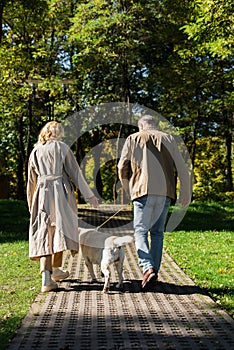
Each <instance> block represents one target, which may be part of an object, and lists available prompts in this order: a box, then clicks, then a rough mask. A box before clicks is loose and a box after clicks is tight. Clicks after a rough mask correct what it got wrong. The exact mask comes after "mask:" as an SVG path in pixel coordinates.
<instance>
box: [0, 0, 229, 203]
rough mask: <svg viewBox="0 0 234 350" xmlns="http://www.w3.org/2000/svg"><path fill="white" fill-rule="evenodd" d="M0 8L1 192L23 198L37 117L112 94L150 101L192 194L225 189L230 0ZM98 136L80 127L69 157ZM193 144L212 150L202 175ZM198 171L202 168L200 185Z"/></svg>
mask: <svg viewBox="0 0 234 350" xmlns="http://www.w3.org/2000/svg"><path fill="white" fill-rule="evenodd" d="M0 9H1V11H0V25H1V38H0V64H1V69H0V149H1V154H0V174H1V175H2V174H4V175H7V176H8V177H9V179H10V197H11V198H18V199H24V198H25V187H26V181H27V162H28V157H29V154H30V151H31V149H32V147H33V144H34V142H35V141H36V138H37V134H38V132H39V130H40V128H41V126H42V125H43V124H44V123H45V122H46V121H49V120H52V119H56V120H58V121H63V120H65V119H66V118H67V117H68V116H70V115H71V114H73V113H74V112H76V111H80V110H81V109H84V108H86V107H87V106H93V105H98V104H100V103H103V102H104V103H105V102H117V101H124V102H127V103H133V104H134V103H139V104H141V105H144V106H147V107H148V108H152V109H153V110H156V111H158V112H160V113H161V114H162V115H163V116H165V117H166V118H167V119H168V120H169V121H170V122H171V123H172V124H173V125H174V126H175V127H176V128H177V130H178V132H179V133H180V134H181V136H182V137H183V138H184V141H185V143H186V146H187V147H188V150H189V152H190V156H191V160H192V163H193V165H194V169H195V179H198V184H196V183H195V185H196V186H195V196H196V197H197V198H201V199H202V198H207V197H208V196H209V197H210V196H211V197H213V198H217V197H219V198H220V199H222V198H223V197H224V196H225V194H226V193H227V192H228V193H232V192H233V171H232V170H233V164H232V154H233V149H232V138H233V135H232V129H233V107H234V104H233V101H234V99H233V35H232V32H233V15H232V3H231V0H228V1H224V0H219V1H214V0H205V1H200V0H194V1H183V2H181V1H172V0H164V1H158V2H155V1H152V0H142V1H137V2H134V1H119V0H118V1H106V0H95V1H86V0H84V1H79V2H77V1H75V0H68V1H58V0H36V1H29V0H26V1H23V2H22V1H19V0H16V1H4V2H2V5H1V7H0ZM103 118H104V117H103ZM83 126H84V125H81V127H83ZM129 132H130V130H129ZM110 133H111V131H110ZM126 134H127V133H125V135H126ZM104 137H106V138H108V137H109V136H108V135H107V133H106V130H105V128H103V129H102V130H98V132H97V130H90V138H91V140H88V141H87V140H86V144H84V143H81V142H78V143H77V147H78V148H79V149H77V150H76V154H77V157H78V160H79V161H80V160H81V159H82V154H83V153H85V151H84V149H85V148H89V147H91V146H93V145H95V144H97V143H98V142H102V141H103V138H104ZM217 138H219V139H220V140H221V139H223V140H224V142H225V146H224V145H222V147H219V143H218V142H216V140H217ZM208 139H209V140H210V141H209V142H208V141H207V140H208ZM212 140H214V143H215V145H216V146H217V148H215V147H212V149H211V148H210V147H209V144H210V143H211V142H212ZM78 141H79V140H78ZM78 144H79V145H78ZM83 148H84V149H83ZM201 149H202V152H204V154H205V153H206V152H209V154H210V155H211V158H216V153H217V152H219V153H220V159H221V158H222V161H218V162H215V168H213V170H212V172H210V174H208V172H207V173H206V174H204V171H203V170H202V169H203V168H204V167H203V164H202V162H203V163H204V161H203V160H202V161H201V164H200V160H199V155H200V152H201ZM203 158H204V157H203ZM224 158H225V160H224ZM100 164H101V163H100ZM100 164H96V163H95V164H93V167H94V169H91V170H90V171H89V173H90V175H91V176H92V172H93V173H94V174H96V170H97V168H100ZM109 165H110V164H109V163H108V164H107V165H106V169H105V166H103V165H102V169H101V172H102V173H103V174H106V175H104V176H102V177H101V178H100V177H99V182H100V186H99V185H98V186H99V187H100V188H99V189H98V190H99V191H103V193H104V192H105V193H106V196H107V198H108V200H109V198H110V195H111V189H110V187H111V186H109V182H107V179H108V178H111V182H112V183H114V182H115V180H116V179H115V176H116V170H115V169H114V166H109ZM220 166H221V167H222V168H220ZM200 171H201V172H200ZM199 172H200V173H199ZM198 173H199V174H198ZM216 173H218V174H219V175H218V176H216ZM221 174H222V176H221ZM203 175H205V176H206V177H207V176H208V175H209V176H210V179H209V191H208V193H207V187H206V188H203V189H202V188H201V187H202V186H203V183H204V184H205V181H207V180H205V179H204V180H203ZM220 176H221V177H220ZM219 179H220V181H221V183H220V184H219V185H218V184H217V181H219ZM101 181H103V183H101ZM99 182H98V183H99Z"/></svg>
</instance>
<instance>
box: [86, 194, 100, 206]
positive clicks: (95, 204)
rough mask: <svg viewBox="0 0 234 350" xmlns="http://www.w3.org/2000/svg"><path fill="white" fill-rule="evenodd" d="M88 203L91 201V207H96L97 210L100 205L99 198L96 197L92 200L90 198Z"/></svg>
mask: <svg viewBox="0 0 234 350" xmlns="http://www.w3.org/2000/svg"><path fill="white" fill-rule="evenodd" d="M88 201H89V203H90V205H91V206H92V207H94V208H97V207H98V205H99V203H98V198H97V197H95V196H93V197H91V198H88Z"/></svg>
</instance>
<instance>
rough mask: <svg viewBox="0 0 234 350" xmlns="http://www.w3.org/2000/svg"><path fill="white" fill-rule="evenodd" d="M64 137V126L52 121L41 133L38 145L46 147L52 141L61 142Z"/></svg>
mask: <svg viewBox="0 0 234 350" xmlns="http://www.w3.org/2000/svg"><path fill="white" fill-rule="evenodd" d="M63 136H64V129H63V126H62V124H60V123H58V122H56V121H52V122H48V123H47V124H46V125H45V126H44V127H43V128H42V129H41V131H40V133H39V136H38V142H37V144H38V143H40V144H42V145H44V144H45V143H47V142H50V141H52V140H55V141H60V140H61V139H62V138H63Z"/></svg>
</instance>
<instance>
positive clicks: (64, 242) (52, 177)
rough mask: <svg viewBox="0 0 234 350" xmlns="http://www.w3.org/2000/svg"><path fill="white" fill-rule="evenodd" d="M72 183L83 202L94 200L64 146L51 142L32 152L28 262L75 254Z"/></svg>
mask: <svg viewBox="0 0 234 350" xmlns="http://www.w3.org/2000/svg"><path fill="white" fill-rule="evenodd" d="M71 180H72V182H73V183H74V185H75V186H77V187H78V188H79V190H80V191H81V193H82V194H83V196H84V198H85V199H87V198H91V197H92V196H94V194H93V192H92V191H91V189H90V188H89V186H88V184H87V182H86V181H85V179H84V177H83V176H82V173H81V170H80V167H79V165H78V163H77V161H76V159H75V157H74V155H73V153H72V151H71V149H70V148H69V147H68V146H67V145H66V144H65V143H63V142H61V141H51V142H49V143H46V144H44V145H42V144H39V145H37V146H36V147H35V148H34V149H33V151H32V153H31V155H30V159H29V164H28V183H27V200H28V206H29V211H30V214H31V217H30V227H29V257H30V259H32V260H37V259H39V258H40V256H44V255H50V254H54V253H57V252H61V251H65V250H72V251H73V252H74V253H75V252H77V251H78V249H79V236H78V218H77V205H76V199H75V196H74V193H73V186H72V182H71Z"/></svg>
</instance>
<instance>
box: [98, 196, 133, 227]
mask: <svg viewBox="0 0 234 350" xmlns="http://www.w3.org/2000/svg"><path fill="white" fill-rule="evenodd" d="M129 203H130V202H128V203H127V204H126V205H125V206H124V207H122V208H120V209H118V210H117V211H116V212H115V213H114V214H113V215H111V216H110V217H109V218H108V219H107V220H105V221H104V222H103V223H102V224H101V225H99V226H97V228H96V230H97V231H98V230H99V228H101V227H102V226H104V225H105V224H106V223H107V222H108V221H110V220H111V219H113V217H115V216H116V215H117V214H118V213H119V212H121V211H122V210H123V209H124V208H126V207H127V205H129Z"/></svg>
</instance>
